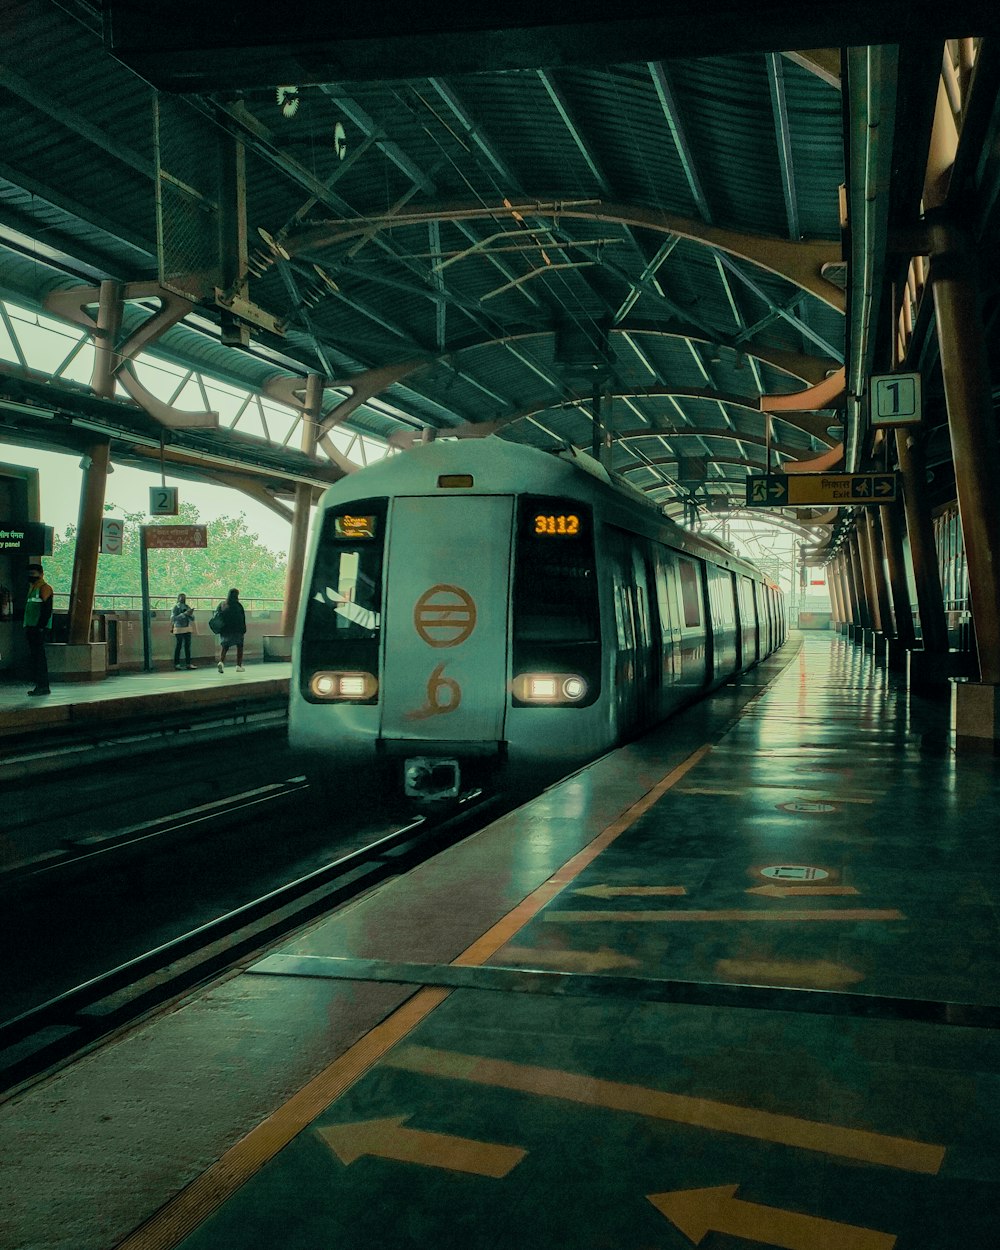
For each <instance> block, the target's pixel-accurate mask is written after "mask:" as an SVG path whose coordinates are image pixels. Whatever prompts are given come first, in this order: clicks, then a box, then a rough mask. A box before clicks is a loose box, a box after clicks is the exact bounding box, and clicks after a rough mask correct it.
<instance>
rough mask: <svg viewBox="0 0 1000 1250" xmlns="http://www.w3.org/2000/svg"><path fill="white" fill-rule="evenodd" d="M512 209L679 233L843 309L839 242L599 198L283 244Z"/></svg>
mask: <svg viewBox="0 0 1000 1250" xmlns="http://www.w3.org/2000/svg"><path fill="white" fill-rule="evenodd" d="M512 209H514V210H516V211H518V212H520V213H522V214H523V215H525V216H532V217H535V218H543V219H544V218H548V219H550V220H551V219H554V218H557V217H558V218H563V219H570V218H573V219H580V220H585V221H602V222H608V223H617V224H619V225H623V226H628V227H638V228H639V229H642V230H650V231H653V232H654V233H657V234H671V235H674V234H676V235H680V236H681V238H685V239H689V240H690V241H691V242H694V243H703V244H705V245H707V246H708V247H711V248H714V249H716V250H717V251H720V252H723V253H726V254H727V255H732V256H737V257H740V258H741V259H743V260H747V261H750V262H751V264H754V265H759V266H760V267H761V268H762V269H767V270H769V271H770V272H771V273H773V274H775V275H777V276H778V277H779V278H784V279H785V280H786V281H787V282H790V283H792V284H793V285H794V286H797V287H799V288H800V289H801V290H803V291H805V292H806V293H808V294H810V295H814V296H816V298H817V299H819V300H821V301H822V302H823V303H825V304H828V305H829V306H830V307H831V308H833V309H835V310H836V311H837V312H840V313H842V312H843V311H844V306H845V296H844V292H843V291H842V290H840V288H839V287H838V286H837V285H836V284H835V283H833V282H830V281H829V280H828V279H827V278H825V277H823V274H822V268H823V266H824V265H830V264H836V265H839V264H840V263H841V254H840V243H839V242H834V241H830V240H825V239H819V240H814V239H801V240H798V241H793V240H790V239H779V238H775V237H774V236H771V235H761V234H754V233H752V232H750V231H739V230H728V229H726V228H724V227H722V226H713V225H709V224H708V223H706V222H703V221H698V220H696V219H694V218H690V217H681V216H679V215H677V214H674V213H667V212H664V211H663V210H662V209H658V208H652V207H649V206H648V205H638V204H620V203H605V202H603V201H600V200H584V201H580V200H576V201H574V200H552V199H547V198H545V197H539V198H537V199H532V198H531V197H530V196H524V197H522V199H521V200H519V201H518V202H517V203H514V204H507V205H504V204H497V205H490V204H483V203H482V202H481V201H478V200H471V201H465V202H458V203H445V204H428V205H417V206H414V207H411V208H407V209H404V210H402V211H401V212H399V213H396V214H395V215H393V216H392V217H386V216H379V217H371V218H367V219H365V220H364V221H363V222H359V221H357V220H355V219H350V218H346V219H343V218H342V219H340V220H334V221H329V222H324V223H322V224H319V225H316V226H312V227H310V228H308V229H305V230H303V231H302V232H301V233H299V234H297V235H292V236H291V237H290V238H289V239H288V240H287V242H286V246H287V247H288V248H289V250H293V249H294V250H300V251H301V250H304V249H307V248H308V249H312V248H321V247H330V246H332V245H333V244H335V243H339V242H342V241H344V240H346V239H349V238H353V237H354V236H355V235H357V234H361V233H363V232H364V231H365V230H368V229H370V228H371V227H372V226H376V227H378V228H380V229H381V228H382V226H383V225H384V226H386V227H389V226H396V225H413V224H415V223H416V222H418V221H419V222H423V221H428V220H430V219H431V218H437V220H439V221H456V220H465V221H472V220H475V219H477V218H479V219H481V218H488V219H490V220H499V219H500V218H502V217H505V216H509V215H510V212H511V210H512ZM768 302H770V301H768Z"/></svg>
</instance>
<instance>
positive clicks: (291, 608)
mask: <svg viewBox="0 0 1000 1250" xmlns="http://www.w3.org/2000/svg"><path fill="white" fill-rule="evenodd" d="M325 380H326V379H325V378H323V377H322V376H321V375H320V374H318V373H310V374H309V376H308V377H307V378H306V393H305V401H304V403H303V406H302V441H301V447H302V450H303V451H304V452H305V453H306V455H307V456H315V454H316V440H317V437H318V435H319V418H320V413H321V410H322V405H323V385H324V382H325ZM312 496H313V488H312V487H311V486H310V485H309V483H308V482H297V483H296V486H295V512H294V514H293V517H292V534H291V538H290V539H289V543H288V568H287V570H286V572H285V601H284V609H283V611H282V613H281V632H282V634H283V635H284V637H285V638H290V637H291V635H292V634H294V632H295V623H296V621H297V619H298V613H299V596H300V594H301V592H302V570H303V567H304V565H305V558H306V539H307V538H308V535H309V515H310V512H311V511H312Z"/></svg>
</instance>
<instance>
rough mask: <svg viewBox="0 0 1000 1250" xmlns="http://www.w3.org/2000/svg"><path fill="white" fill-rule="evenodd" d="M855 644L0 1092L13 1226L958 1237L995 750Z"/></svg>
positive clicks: (72, 1247)
mask: <svg viewBox="0 0 1000 1250" xmlns="http://www.w3.org/2000/svg"><path fill="white" fill-rule="evenodd" d="M947 717H948V709H947V708H946V707H944V706H942V705H941V704H931V703H929V704H926V705H925V704H922V703H920V702H919V701H917V700H915V699H913V698H911V697H910V696H908V695H907V693H906V691H905V689H904V688H903V687H902V686H900V685H898V684H896V679H895V678H894V677H893V676H892V675H891V674H888V673H887V672H886V671H885V670H883V669H877V668H875V667H874V665H873V664H872V662H871V658H870V657H869V656H868V655H866V654H865V653H864V652H863V651H861V650H860V649H858V648H856V647H854V646H853V645H851V644H850V643H848V642H846V641H844V640H843V639H841V638H839V637H836V636H833V635H822V634H821V635H813V636H803V635H793V638H792V639H791V640H790V641H789V643H788V644H786V646H785V647H784V648H783V649H782V651H781V652H779V653H778V655H776V656H774V657H772V658H771V659H770V660H769V661H767V662H766V663H765V664H764V665H762V666H760V668H759V669H758V670H757V671H756V672H754V673H752V674H749V675H748V676H747V677H746V678H744V679H742V680H741V681H740V682H737V683H733V684H732V685H730V686H727V687H726V688H724V689H723V690H722V691H720V692H719V693H718V695H717V696H715V697H713V698H712V699H711V700H709V701H706V702H705V703H703V704H701V705H699V706H698V707H696V708H693V709H690V710H689V711H688V712H686V713H685V714H684V715H682V716H681V717H679V718H676V719H675V720H674V721H673V722H671V723H669V724H668V725H666V726H664V727H663V728H661V729H659V730H657V731H656V732H655V733H653V734H651V735H649V736H647V737H645V738H643V739H642V740H641V741H638V742H635V743H632V744H630V745H628V746H626V747H625V748H623V749H621V750H619V751H616V752H614V753H612V754H610V755H608V756H605V757H604V758H602V759H600V760H598V761H596V762H595V763H594V764H592V765H590V766H588V767H587V768H584V769H582V770H581V771H579V772H578V773H576V774H574V775H573V776H571V777H568V778H566V779H565V780H563V781H562V782H560V783H559V784H557V785H555V786H553V787H552V788H551V789H549V790H547V791H546V792H544V793H543V794H542V795H540V796H539V797H538V798H536V799H535V800H533V801H532V802H530V803H528V804H526V805H524V806H523V807H521V808H519V809H517V810H516V811H513V812H511V813H509V814H507V815H506V816H504V817H502V818H501V819H500V820H498V821H496V822H494V823H493V824H491V825H490V826H488V827H487V828H486V829H484V830H483V831H481V832H480V833H478V834H476V835H474V836H472V837H470V838H468V839H466V840H465V841H464V842H462V843H460V844H458V845H456V846H454V847H452V848H451V849H449V850H447V851H445V852H443V853H442V854H440V855H438V856H436V857H435V858H434V859H432V860H430V861H428V862H427V863H426V864H424V865H423V866H422V867H420V868H419V869H417V870H415V871H413V872H411V873H408V874H407V875H406V876H403V877H400V878H397V879H395V880H393V881H390V882H388V883H386V884H385V885H383V886H381V887H379V888H377V889H375V890H373V891H371V892H370V893H369V894H367V895H365V896H363V897H362V898H360V899H359V900H357V901H356V902H354V903H353V904H350V905H347V906H345V907H343V908H341V909H340V910H338V911H337V912H335V913H333V914H331V915H330V916H328V917H325V918H323V919H322V920H320V921H319V922H317V923H316V924H314V925H312V926H311V927H310V928H309V929H307V930H305V931H303V932H301V933H300V934H299V935H298V936H296V937H295V938H293V939H291V940H289V941H287V942H285V943H284V944H283V945H282V946H281V947H280V948H278V949H276V950H274V951H272V952H271V953H269V954H268V955H266V956H265V957H263V958H260V959H258V960H257V961H256V962H255V963H253V964H251V965H250V966H248V967H245V968H241V969H239V970H237V971H234V972H233V974H232V975H230V976H229V977H228V978H227V979H224V980H223V981H221V982H219V983H217V984H215V985H213V986H212V987H210V988H209V989H207V990H205V991H202V992H200V993H198V994H195V995H193V996H191V997H190V998H189V999H187V1000H185V1001H184V1002H183V1003H182V1004H180V1005H179V1006H176V1007H174V1008H173V1009H171V1010H169V1011H165V1012H163V1013H161V1014H160V1015H158V1016H156V1017H154V1018H151V1019H149V1020H147V1021H146V1022H144V1023H143V1024H141V1025H140V1026H137V1027H134V1028H131V1029H129V1030H128V1031H125V1032H123V1033H122V1034H121V1035H119V1036H118V1037H116V1038H115V1039H113V1040H112V1041H111V1042H110V1043H108V1044H106V1045H105V1046H103V1047H102V1048H101V1049H100V1050H98V1051H95V1052H94V1053H92V1054H90V1055H87V1056H85V1057H84V1058H82V1059H80V1060H78V1061H77V1062H75V1063H73V1064H72V1065H70V1066H69V1067H67V1068H66V1069H64V1070H63V1071H61V1072H59V1073H57V1074H55V1075H53V1076H50V1077H49V1078H47V1079H45V1080H43V1081H41V1082H39V1083H38V1084H36V1085H35V1086H33V1087H32V1088H30V1089H28V1090H26V1091H23V1092H22V1093H20V1094H19V1095H17V1096H16V1097H14V1098H12V1099H11V1100H9V1101H8V1102H7V1103H5V1104H4V1105H3V1106H2V1107H0V1163H2V1166H3V1170H4V1174H5V1176H6V1182H7V1185H6V1188H7V1193H8V1198H7V1207H6V1212H5V1213H4V1214H3V1215H0V1221H5V1222H6V1227H4V1225H3V1223H0V1229H3V1240H4V1245H5V1246H7V1247H9V1248H10V1250H57V1248H58V1250H109V1248H110V1247H119V1248H121V1250H154V1248H155V1250H167V1248H168V1247H183V1250H209V1248H211V1250H230V1248H231V1250H237V1248H240V1250H245V1248H248V1247H249V1248H253V1250H256V1248H259V1250H265V1248H267V1250H271V1248H272V1247H274V1246H276V1245H280V1246H282V1247H283V1250H315V1248H316V1247H320V1246H337V1247H338V1250H347V1248H351V1247H358V1248H361V1247H364V1248H365V1250H369V1248H370V1247H371V1246H373V1245H374V1246H384V1247H391V1248H393V1250H395V1248H397V1247H420V1248H425V1247H432V1246H433V1247H434V1248H435V1250H479V1248H480V1247H482V1248H483V1250H485V1248H487V1247H489V1248H490V1250H497V1248H503V1250H507V1248H510V1250H514V1248H515V1247H516V1248H517V1250H526V1248H528V1247H539V1248H541V1247H546V1248H548V1247H560V1248H561V1247H565V1248H567V1250H569V1248H570V1247H572V1248H573V1250H609V1248H611V1247H614V1248H615V1250H624V1248H629V1247H634V1248H635V1250H673V1248H675V1247H683V1246H689V1245H692V1244H694V1245H699V1244H700V1245H704V1246H707V1247H712V1248H713V1250H722V1247H737V1246H742V1245H744V1244H746V1243H748V1242H750V1243H754V1244H760V1245H775V1246H784V1247H791V1248H799V1247H801V1248H802V1250H826V1248H827V1247H829V1248H830V1250H834V1248H836V1250H892V1248H893V1247H898V1250H904V1248H905V1250H952V1248H955V1250H958V1248H959V1247H961V1248H962V1250H967V1248H968V1247H970V1246H985V1245H991V1244H994V1242H995V1240H996V1233H997V1216H996V1211H997V1209H998V1202H997V1200H998V1197H1000V1119H998V1117H997V1116H996V1107H997V1106H998V1105H1000V1034H998V1031H997V1025H998V1023H1000V976H998V973H1000V925H998V907H1000V874H998V871H997V869H998V866H1000V847H998V843H997V838H996V819H995V815H994V813H995V811H996V806H997V801H998V799H1000V766H998V764H997V762H996V761H995V760H994V759H993V758H992V757H987V756H982V755H978V754H973V755H971V756H957V755H956V754H955V753H954V752H953V750H952V749H951V745H950V740H949V727H948V724H947Z"/></svg>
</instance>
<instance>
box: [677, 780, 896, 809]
mask: <svg viewBox="0 0 1000 1250" xmlns="http://www.w3.org/2000/svg"><path fill="white" fill-rule="evenodd" d="M751 790H753V791H760V790H780V791H782V792H783V793H784V794H791V795H792V796H793V798H792V799H791V800H789V801H790V802H794V801H795V799H802V800H803V801H804V802H806V803H863V804H865V805H866V806H869V807H870V806H871V805H872V804H873V803H874V802H875V800H874V799H858V798H854V797H851V798H845V797H844V796H842V795H837V796H836V797H834V796H833V795H832V794H827V793H826V791H825V790H799V789H793V788H792V787H791V786H762V785H753V786H744V787H743V788H742V789H740V790H727V789H723V788H722V787H720V786H678V787H677V793H678V794H703V795H723V796H726V797H730V798H739V799H745V798H746V797H747V794H748V792H749V791H751Z"/></svg>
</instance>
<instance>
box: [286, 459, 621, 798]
mask: <svg viewBox="0 0 1000 1250" xmlns="http://www.w3.org/2000/svg"><path fill="white" fill-rule="evenodd" d="M579 476H580V475H579V474H578V473H577V472H576V470H574V469H573V468H572V467H571V466H569V465H566V464H564V463H562V462H560V461H558V460H556V459H555V458H554V457H552V456H548V455H546V454H544V453H542V452H538V451H535V450H533V449H531V448H524V447H517V446H514V445H512V444H508V443H504V442H502V441H501V440H499V439H489V440H482V441H479V440H477V441H475V442H472V441H464V442H461V443H434V444H430V445H429V446H425V447H418V448H416V449H414V450H413V451H412V452H408V453H406V454H405V455H401V456H396V457H392V458H390V459H388V460H386V461H382V462H380V463H379V464H378V465H375V466H372V467H371V468H369V469H366V470H364V471H363V472H361V473H359V474H357V475H354V476H352V477H351V478H348V479H346V480H345V481H344V482H342V483H338V485H336V486H334V487H332V488H331V489H330V490H329V491H328V492H327V493H326V495H325V496H324V498H323V502H322V505H321V510H320V516H319V518H318V522H317V526H316V530H315V533H314V535H313V540H312V547H311V554H310V564H309V569H308V572H307V577H306V579H305V584H304V589H303V600H302V604H301V606H300V612H299V627H298V631H297V637H296V643H295V648H294V653H293V679H292V692H291V699H290V708H289V735H290V740H291V742H292V745H293V746H295V747H296V748H298V749H299V750H301V751H302V752H304V753H306V754H307V755H308V756H310V757H311V764H312V766H311V768H310V772H311V773H312V775H314V776H317V777H319V778H320V779H324V780H327V781H329V782H331V783H333V784H338V783H339V784H344V783H345V782H346V783H347V784H350V785H353V786H356V785H358V784H365V782H366V781H370V780H371V779H372V778H373V777H374V776H375V775H376V773H378V772H381V773H382V774H383V778H384V781H385V783H386V784H388V785H389V787H390V788H397V787H398V788H399V789H401V790H402V791H403V792H405V794H406V795H407V796H408V797H409V798H410V799H412V800H416V801H421V802H431V803H433V802H441V801H446V800H448V799H452V798H454V797H456V796H457V795H459V794H460V793H461V792H462V791H464V790H466V789H468V788H469V787H472V786H478V785H482V784H484V783H485V784H488V785H489V786H491V787H492V786H495V785H497V784H498V783H499V782H500V781H501V780H502V781H503V782H504V783H506V784H510V783H511V782H514V781H517V780H518V779H523V780H524V781H526V782H527V781H530V780H545V779H547V778H549V777H553V776H556V775H558V774H559V772H560V771H564V770H565V769H566V767H567V766H570V765H572V764H574V763H576V762H579V761H582V760H583V759H586V758H589V757H590V756H592V755H593V754H595V753H596V752H597V751H599V750H600V749H601V748H602V747H603V746H604V745H606V744H607V742H608V741H609V735H610V733H611V732H612V731H611V727H610V725H609V716H608V712H607V709H606V708H602V707H601V703H600V698H599V696H600V691H601V687H602V680H603V677H602V672H601V666H602V655H601V633H600V622H599V615H600V614H599V604H598V587H597V577H596V572H595V561H594V550H595V543H594V519H593V509H592V508H591V506H590V505H589V504H587V503H586V502H585V501H582V500H581V499H580V498H579V497H578V494H575V493H574V491H573V489H572V488H573V486H574V483H575V482H576V480H577V479H578V478H579ZM584 480H586V479H584ZM569 710H572V712H573V715H572V716H566V715H565V713H566V712H567V711H569Z"/></svg>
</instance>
